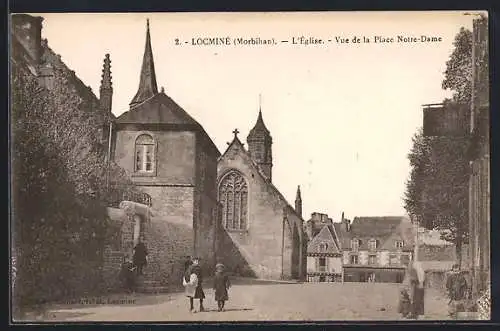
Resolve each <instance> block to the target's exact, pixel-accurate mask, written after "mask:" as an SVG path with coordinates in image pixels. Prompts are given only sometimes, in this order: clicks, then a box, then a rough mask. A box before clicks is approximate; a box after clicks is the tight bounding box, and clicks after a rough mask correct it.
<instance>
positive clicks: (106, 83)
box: [99, 54, 113, 113]
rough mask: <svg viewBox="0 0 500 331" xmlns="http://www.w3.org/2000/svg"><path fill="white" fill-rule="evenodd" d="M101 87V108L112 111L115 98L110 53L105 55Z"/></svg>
mask: <svg viewBox="0 0 500 331" xmlns="http://www.w3.org/2000/svg"><path fill="white" fill-rule="evenodd" d="M101 77H102V79H101V87H100V88H99V102H100V106H101V109H102V110H104V111H106V112H108V113H110V112H111V104H112V98H113V84H112V82H111V60H110V59H109V54H106V56H105V57H104V64H103V68H102V75H101Z"/></svg>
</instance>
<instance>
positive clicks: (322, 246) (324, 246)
mask: <svg viewBox="0 0 500 331" xmlns="http://www.w3.org/2000/svg"><path fill="white" fill-rule="evenodd" d="M327 249H328V244H327V243H325V242H323V243H321V244H319V251H320V252H322V253H325V252H326V250H327Z"/></svg>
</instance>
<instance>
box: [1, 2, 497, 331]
mask: <svg viewBox="0 0 500 331" xmlns="http://www.w3.org/2000/svg"><path fill="white" fill-rule="evenodd" d="M10 23H11V25H10V28H11V29H10V64H11V66H10V68H11V109H10V119H11V121H10V122H11V128H10V129H11V145H10V148H11V184H12V185H11V187H10V189H11V194H12V199H11V240H10V248H11V258H12V263H11V285H12V286H11V304H12V307H11V311H12V321H13V322H16V323H23V322H30V323H33V322H41V321H44V322H75V321H79V322H102V321H107V322H155V323H172V322H200V321H202V322H210V321H218V322H240V321H254V322H258V321H281V322H288V321H303V322H311V321H313V322H314V321H332V322H335V321H367V320H368V321H382V320H389V321H395V320H397V321H403V322H404V321H411V320H439V321H441V320H447V321H450V320H478V319H483V320H489V319H490V301H491V299H490V257H489V256H490V232H489V229H490V214H489V206H490V193H489V192H490V188H489V182H490V179H489V178H490V166H489V164H490V163H489V85H488V84H489V77H488V72H489V71H488V15H487V12H462V11H428V12H424V11H422V12H418V11H415V12H395V11H394V12H390V11H387V12H354V11H353V12H262V13H236V12H231V13H229V12H227V13H50V14H49V13H25V14H21V13H17V14H12V15H11V16H10Z"/></svg>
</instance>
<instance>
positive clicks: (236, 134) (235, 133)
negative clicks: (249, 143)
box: [233, 129, 240, 138]
mask: <svg viewBox="0 0 500 331" xmlns="http://www.w3.org/2000/svg"><path fill="white" fill-rule="evenodd" d="M233 133H234V138H238V133H240V131H238V129H234V130H233Z"/></svg>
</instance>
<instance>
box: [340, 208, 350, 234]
mask: <svg viewBox="0 0 500 331" xmlns="http://www.w3.org/2000/svg"><path fill="white" fill-rule="evenodd" d="M341 223H342V224H344V226H345V230H346V231H347V232H349V231H350V230H351V221H350V220H348V219H347V218H345V217H344V212H342V220H341Z"/></svg>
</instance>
